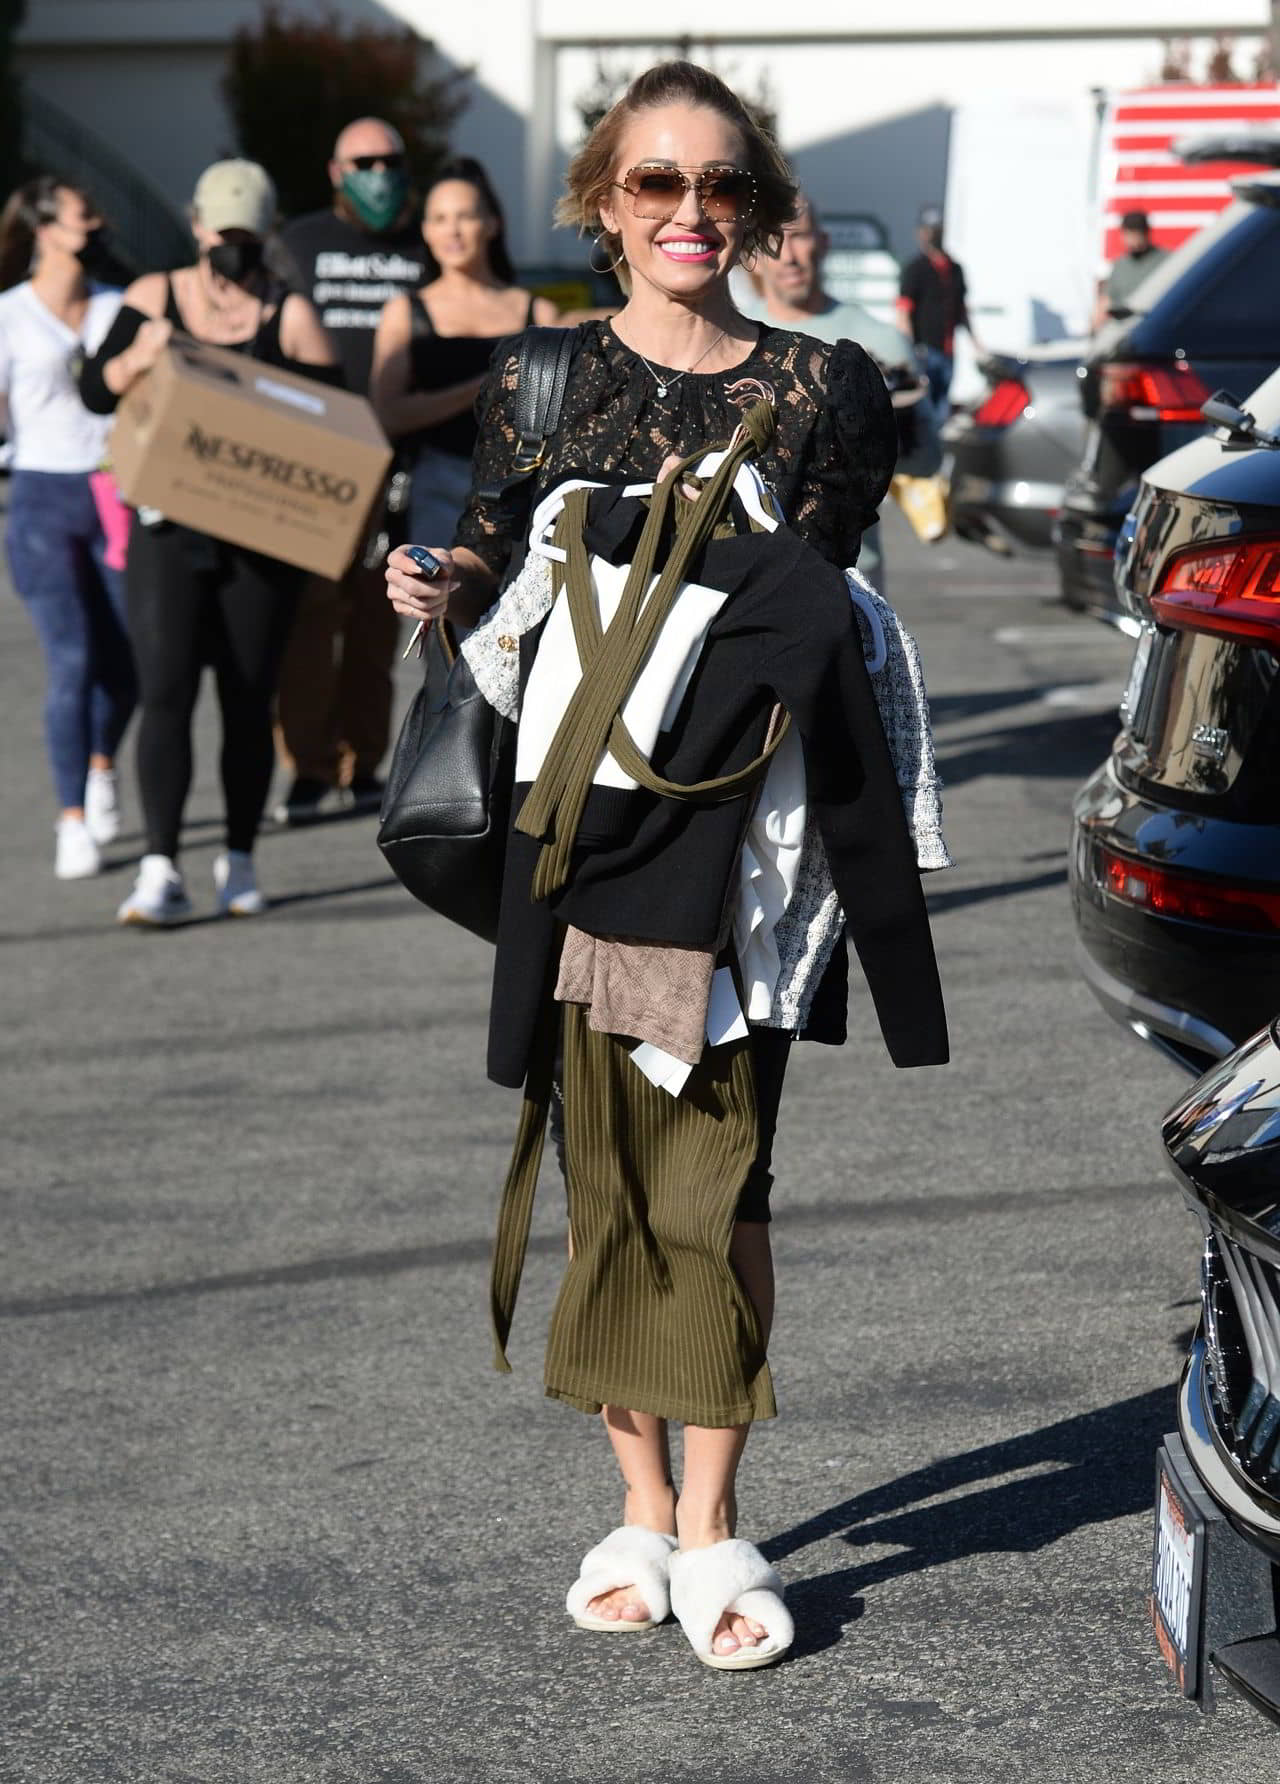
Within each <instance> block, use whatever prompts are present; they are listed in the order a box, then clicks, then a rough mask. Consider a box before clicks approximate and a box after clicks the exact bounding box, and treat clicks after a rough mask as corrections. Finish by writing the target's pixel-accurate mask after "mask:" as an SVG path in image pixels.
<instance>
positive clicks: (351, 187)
mask: <svg viewBox="0 0 1280 1784" xmlns="http://www.w3.org/2000/svg"><path fill="white" fill-rule="evenodd" d="M342 190H343V193H344V195H345V196H346V198H347V200H348V202H349V203H350V205H351V208H352V210H353V211H354V212H355V214H356V216H357V217H359V219H360V221H361V222H362V223H363V224H364V226H365V228H366V229H372V230H373V231H374V232H375V233H381V231H382V230H384V229H390V227H391V225H392V224H393V223H394V222H395V220H396V218H397V217H398V216H399V215H400V213H401V211H402V210H403V209H404V201H405V199H406V198H407V197H408V196H409V179H408V175H407V174H406V173H405V172H404V170H403V168H399V167H349V168H348V169H347V170H346V172H345V173H344V174H343V176H342Z"/></svg>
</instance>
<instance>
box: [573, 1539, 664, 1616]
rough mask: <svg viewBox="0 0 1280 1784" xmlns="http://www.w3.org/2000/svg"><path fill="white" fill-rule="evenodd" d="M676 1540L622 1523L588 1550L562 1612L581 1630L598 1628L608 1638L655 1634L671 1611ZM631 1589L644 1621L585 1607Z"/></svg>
mask: <svg viewBox="0 0 1280 1784" xmlns="http://www.w3.org/2000/svg"><path fill="white" fill-rule="evenodd" d="M675 1546H676V1539H675V1537H674V1536H664V1535H663V1534H662V1532H661V1531H660V1530H646V1529H645V1528H644V1527H643V1526H642V1525H640V1524H623V1525H621V1526H620V1527H619V1528H618V1529H617V1530H611V1531H610V1532H609V1534H608V1536H606V1537H605V1539H604V1541H603V1542H598V1543H597V1544H596V1546H595V1548H593V1549H588V1550H587V1553H586V1554H585V1555H584V1556H583V1558H582V1566H581V1567H580V1568H579V1570H578V1577H577V1579H576V1580H575V1581H574V1582H573V1584H572V1585H571V1586H570V1588H569V1595H568V1597H567V1598H566V1599H565V1601H564V1607H565V1609H566V1610H567V1611H568V1613H569V1615H570V1616H571V1617H572V1618H573V1620H574V1622H575V1623H576V1624H577V1625H578V1628H579V1629H599V1630H602V1631H604V1632H605V1633H606V1634H613V1633H614V1632H615V1631H617V1632H621V1631H623V1630H627V1631H631V1630H640V1629H652V1628H653V1626H654V1624H655V1623H661V1622H664V1621H665V1619H666V1617H667V1616H668V1614H669V1612H670V1610H671V1600H670V1597H669V1595H668V1578H667V1576H668V1569H669V1567H670V1565H671V1551H672V1550H673V1549H674V1548H675ZM622 1586H629V1587H630V1588H631V1590H632V1591H633V1592H634V1593H635V1595H636V1597H637V1598H639V1599H641V1600H642V1601H643V1603H644V1607H645V1609H646V1610H647V1611H648V1613H649V1615H648V1617H647V1619H646V1620H645V1621H643V1622H639V1621H636V1622H632V1621H631V1619H630V1618H627V1617H597V1616H596V1615H595V1614H594V1612H592V1611H591V1610H589V1609H588V1608H587V1607H588V1605H589V1604H590V1603H591V1600H592V1599H593V1598H599V1597H600V1595H601V1593H603V1592H614V1591H617V1590H618V1589H619V1588H620V1587H622Z"/></svg>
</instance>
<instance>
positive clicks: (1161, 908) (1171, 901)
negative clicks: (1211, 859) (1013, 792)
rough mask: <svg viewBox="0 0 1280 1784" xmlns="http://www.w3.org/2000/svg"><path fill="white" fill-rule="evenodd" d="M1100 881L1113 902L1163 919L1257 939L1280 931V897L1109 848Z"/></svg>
mask: <svg viewBox="0 0 1280 1784" xmlns="http://www.w3.org/2000/svg"><path fill="white" fill-rule="evenodd" d="M1095 878H1096V879H1097V881H1098V883H1099V884H1100V885H1101V886H1102V888H1103V890H1104V891H1106V892H1109V893H1110V894H1111V896H1112V897H1113V898H1119V899H1122V900H1123V901H1124V903H1125V904H1132V905H1136V906H1137V907H1138V908H1139V909H1140V910H1144V911H1151V912H1153V913H1154V914H1155V915H1156V916H1159V917H1182V918H1185V919H1188V920H1189V921H1191V922H1195V923H1214V924H1216V925H1217V926H1218V927H1219V928H1221V929H1246V930H1250V931H1252V933H1254V934H1255V935H1273V934H1275V933H1276V931H1278V930H1280V892H1267V891H1264V890H1263V889H1262V888H1261V887H1253V886H1229V885H1227V884H1226V882H1225V881H1218V880H1202V879H1200V878H1198V877H1197V876H1196V875H1194V874H1189V873H1180V872H1178V871H1177V870H1175V869H1173V868H1169V867H1161V866H1157V865H1156V864H1155V863H1153V862H1150V861H1135V860H1133V859H1132V858H1131V857H1130V856H1128V855H1118V854H1117V853H1116V852H1115V850H1114V849H1109V848H1108V847H1107V846H1106V844H1105V843H1100V844H1099V845H1098V859H1097V868H1096V871H1095Z"/></svg>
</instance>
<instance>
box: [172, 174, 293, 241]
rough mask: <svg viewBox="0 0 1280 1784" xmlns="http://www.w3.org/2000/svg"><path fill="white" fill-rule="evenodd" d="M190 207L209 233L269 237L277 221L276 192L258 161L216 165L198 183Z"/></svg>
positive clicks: (268, 175)
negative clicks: (238, 232) (241, 232)
mask: <svg viewBox="0 0 1280 1784" xmlns="http://www.w3.org/2000/svg"><path fill="white" fill-rule="evenodd" d="M191 207H192V209H193V210H194V212H195V214H196V217H197V218H198V219H199V221H200V222H201V223H203V224H204V226H205V228H206V229H213V230H216V231H217V232H218V234H219V235H221V234H222V232H223V230H226V229H246V230H248V231H250V233H251V234H253V235H266V234H267V233H268V232H269V231H270V229H271V227H272V225H273V224H274V222H275V220H276V189H275V184H274V182H273V181H272V178H271V175H270V174H269V173H268V172H267V170H266V168H265V167H259V166H258V163H257V162H256V161H215V162H214V164H213V166H212V167H206V168H205V170H204V172H203V173H202V174H201V175H200V178H199V179H198V180H197V181H196V189H195V194H194V196H193V197H192V200H191Z"/></svg>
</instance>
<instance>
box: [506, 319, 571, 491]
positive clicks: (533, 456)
mask: <svg viewBox="0 0 1280 1784" xmlns="http://www.w3.org/2000/svg"><path fill="white" fill-rule="evenodd" d="M576 339H577V331H576V330H575V329H572V328H526V329H525V331H524V333H523V334H522V335H521V337H520V358H519V364H518V368H517V371H516V412H515V417H514V420H515V429H516V457H515V466H514V470H515V474H516V476H518V477H528V476H530V475H531V474H532V473H533V472H534V471H536V470H537V468H538V466H539V465H540V464H541V463H542V460H543V457H544V455H545V453H546V450H547V441H548V440H549V439H550V438H551V436H552V435H553V434H554V433H555V431H556V429H557V428H558V427H559V425H560V410H561V408H562V407H563V405H564V393H565V389H566V387H567V386H568V383H569V365H570V361H571V360H572V358H573V349H574V343H575V341H576Z"/></svg>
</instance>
